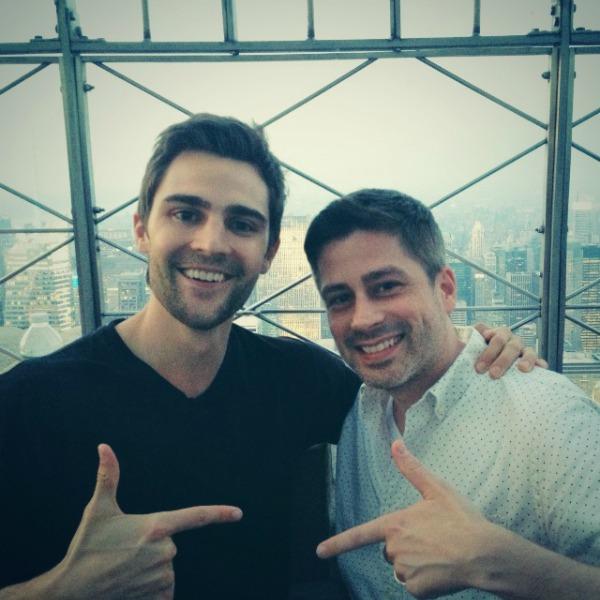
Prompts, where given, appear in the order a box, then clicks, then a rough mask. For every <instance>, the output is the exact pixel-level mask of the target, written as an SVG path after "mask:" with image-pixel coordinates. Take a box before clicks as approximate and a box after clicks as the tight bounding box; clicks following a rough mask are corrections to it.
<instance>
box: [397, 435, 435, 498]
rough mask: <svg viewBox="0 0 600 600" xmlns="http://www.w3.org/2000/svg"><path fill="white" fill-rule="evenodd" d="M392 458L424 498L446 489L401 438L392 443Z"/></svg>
mask: <svg viewBox="0 0 600 600" xmlns="http://www.w3.org/2000/svg"><path fill="white" fill-rule="evenodd" d="M392 458H393V459H394V462H395V463H396V468H397V469H398V471H400V473H401V474H402V475H404V477H406V479H408V481H409V482H410V483H411V484H412V485H413V486H414V488H415V489H416V490H417V491H418V492H419V494H421V496H423V498H424V499H425V500H429V499H432V498H434V497H436V496H439V495H440V494H441V493H443V492H444V491H446V489H447V486H446V484H445V483H444V482H443V481H442V480H441V479H439V478H438V477H436V476H435V475H434V474H433V473H432V472H431V471H429V470H428V469H426V468H425V467H424V466H423V464H422V463H421V461H420V460H419V459H418V458H416V457H414V456H413V455H412V454H411V453H410V452H409V451H408V448H407V447H406V445H405V444H404V442H403V441H402V440H399V439H398V440H395V441H394V442H393V443H392Z"/></svg>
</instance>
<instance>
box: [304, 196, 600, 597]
mask: <svg viewBox="0 0 600 600" xmlns="http://www.w3.org/2000/svg"><path fill="white" fill-rule="evenodd" d="M305 249H306V252H307V255H308V258H309V261H310V263H311V266H312V268H313V271H314V274H315V278H316V280H317V285H318V287H319V290H320V293H321V295H322V297H323V300H324V302H325V305H326V307H327V312H328V317H329V323H330V327H331V331H332V334H333V336H334V338H335V341H336V344H337V346H338V349H339V350H340V353H341V355H342V356H343V358H344V359H345V360H346V362H347V363H348V364H349V365H350V366H352V367H353V369H354V370H355V371H356V372H357V373H358V374H359V375H360V377H361V379H362V380H363V382H364V384H363V386H362V388H361V390H360V392H359V395H358V399H357V402H356V403H355V406H354V407H353V409H352V411H351V413H350V414H349V416H348V417H347V419H346V422H345V424H344V429H343V432H342V437H341V440H340V443H339V446H338V472H337V480H336V522H337V529H338V531H339V532H341V533H339V534H338V535H337V536H334V537H333V538H330V539H329V540H326V541H325V542H323V543H322V544H321V545H320V546H319V548H318V550H317V553H318V554H319V556H321V557H322V558H328V557H332V556H337V555H339V556H340V558H339V563H340V569H341V572H342V576H343V578H344V580H345V583H346V584H347V585H348V588H349V590H350V593H351V594H352V596H353V598H359V599H361V600H366V599H380V598H411V597H413V596H416V597H419V598H431V597H442V596H443V597H446V595H447V594H454V593H456V592H458V594H456V595H453V596H452V598H461V599H475V598H488V597H493V595H499V596H501V597H509V598H540V599H541V598H544V599H548V598H561V599H566V598H578V599H582V598H597V597H600V569H599V568H598V567H597V566H595V565H600V411H599V410H598V407H597V406H595V405H594V404H593V403H591V401H589V400H588V399H587V398H585V396H584V395H583V394H582V392H581V391H580V390H579V389H578V388H577V387H576V386H574V385H573V384H571V383H570V382H569V381H568V380H567V379H566V378H565V377H563V376H561V375H557V374H556V373H551V372H547V371H542V370H539V369H538V370H536V371H535V372H534V374H533V375H530V376H528V377H523V376H522V374H521V373H519V372H518V371H517V370H516V369H512V370H511V371H510V372H509V373H507V374H506V375H505V377H504V378H502V379H501V380H492V379H490V378H483V377H479V376H478V375H477V374H475V373H472V369H469V366H470V365H472V364H473V360H474V358H475V356H476V355H477V353H478V352H480V348H481V347H482V344H483V339H482V338H481V336H480V335H479V334H478V333H477V332H473V334H472V336H471V338H470V340H469V341H468V343H467V344H466V345H465V344H464V343H463V342H461V340H460V339H459V338H458V336H457V335H456V332H455V330H454V327H453V326H452V323H451V321H450V317H449V315H450V313H451V312H452V310H453V308H454V305H455V301H456V279H455V276H454V273H453V272H452V270H451V269H450V268H449V267H448V266H447V265H446V264H445V250H444V244H443V239H442V236H441V233H440V231H439V228H438V226H437V224H436V223H435V220H434V219H433V216H432V214H431V212H430V211H429V210H428V209H427V208H426V207H425V206H424V205H422V204H421V203H420V202H418V201H416V200H414V199H412V198H410V197H408V196H405V195H403V194H400V193H398V192H393V191H389V190H361V191H359V192H355V193H353V194H350V195H349V196H346V197H345V198H343V199H341V200H336V201H334V202H332V203H331V204H330V205H329V206H328V207H327V208H325V209H324V210H323V211H322V212H321V213H320V214H319V215H318V216H317V217H316V218H315V220H314V221H313V223H312V224H311V226H310V228H309V230H308V233H307V237H306V242H305ZM390 446H391V453H392V457H391V458H390ZM409 449H410V451H409ZM434 473H435V475H434ZM446 481H448V482H451V483H452V485H453V486H454V487H451V486H450V485H449V484H448V483H446ZM388 563H390V564H391V565H392V568H390V566H389V564H388Z"/></svg>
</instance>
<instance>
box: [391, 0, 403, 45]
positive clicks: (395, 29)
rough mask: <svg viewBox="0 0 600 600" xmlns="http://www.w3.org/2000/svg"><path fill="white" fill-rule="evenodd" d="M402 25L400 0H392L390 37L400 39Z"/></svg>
mask: <svg viewBox="0 0 600 600" xmlns="http://www.w3.org/2000/svg"><path fill="white" fill-rule="evenodd" d="M401 25H402V22H401V12H400V0H390V39H392V40H399V39H400V38H401V37H402V26H401Z"/></svg>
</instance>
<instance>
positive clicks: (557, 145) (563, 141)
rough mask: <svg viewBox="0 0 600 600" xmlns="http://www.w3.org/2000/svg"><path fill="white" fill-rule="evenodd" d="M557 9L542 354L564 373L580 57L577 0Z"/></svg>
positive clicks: (567, 0) (564, 1)
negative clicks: (575, 35)
mask: <svg viewBox="0 0 600 600" xmlns="http://www.w3.org/2000/svg"><path fill="white" fill-rule="evenodd" d="M556 6H557V7H558V8H559V17H558V23H559V27H560V29H559V31H560V36H561V43H560V45H559V46H558V47H556V48H554V49H553V50H552V61H551V68H550V123H549V128H548V134H549V135H548V167H547V178H546V181H547V183H546V222H545V243H544V277H543V279H542V283H543V294H542V338H541V342H542V343H541V355H542V357H543V358H545V359H546V360H547V361H548V364H549V365H550V368H551V369H554V370H556V371H559V372H560V371H561V370H562V361H563V349H564V320H565V303H566V302H565V290H566V263H567V224H568V204H569V181H570V173H571V141H572V138H571V129H572V128H571V123H572V121H573V79H574V76H575V56H574V53H573V50H572V49H571V47H570V34H571V31H572V29H573V27H572V14H573V1H572V0H559V2H558V3H557V5H556Z"/></svg>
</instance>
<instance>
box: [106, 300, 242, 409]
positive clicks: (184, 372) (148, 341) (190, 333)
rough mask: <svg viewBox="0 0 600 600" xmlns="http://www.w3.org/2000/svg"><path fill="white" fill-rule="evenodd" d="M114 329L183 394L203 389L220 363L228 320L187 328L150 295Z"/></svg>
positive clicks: (138, 354)
mask: <svg viewBox="0 0 600 600" xmlns="http://www.w3.org/2000/svg"><path fill="white" fill-rule="evenodd" d="M117 332H118V333H119V335H120V336H121V338H122V339H123V341H124V342H125V344H126V345H127V346H128V348H129V349H130V350H131V352H133V354H135V355H136V356H137V357H138V358H139V359H140V360H142V361H144V362H145V363H146V364H148V365H149V366H150V367H152V368H153V369H154V370H155V371H156V372H157V373H158V374H159V375H161V376H162V377H163V378H164V379H166V380H167V381H168V382H169V383H170V384H171V385H173V386H174V387H176V388H177V389H178V390H180V391H181V392H182V393H184V394H185V395H186V396H188V397H190V398H193V397H196V396H198V395H199V394H201V393H202V392H204V391H205V390H206V389H207V388H208V387H209V386H210V384H211V383H212V382H213V380H214V378H215V377H216V375H217V372H218V371H219V368H220V367H221V364H222V362H223V358H224V357H225V352H226V351H227V343H228V341H229V334H230V332H231V320H228V321H226V322H224V323H222V324H220V325H218V326H217V327H215V328H213V329H210V330H208V331H199V330H196V329H191V328H189V327H188V326H187V325H184V324H183V323H181V322H180V321H178V320H177V319H175V317H173V316H172V315H171V314H170V313H169V312H168V311H167V310H166V309H165V308H164V307H163V306H162V304H161V303H160V302H159V301H158V300H156V298H155V297H154V296H151V297H150V300H149V301H148V304H147V305H146V306H145V307H144V308H143V309H142V310H141V311H140V312H139V313H137V314H136V315H134V316H133V317H130V318H129V319H127V320H126V321H123V322H122V323H119V325H117Z"/></svg>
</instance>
